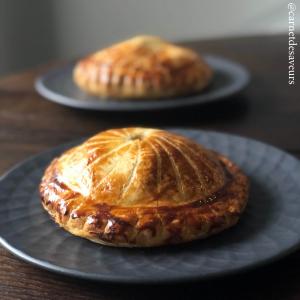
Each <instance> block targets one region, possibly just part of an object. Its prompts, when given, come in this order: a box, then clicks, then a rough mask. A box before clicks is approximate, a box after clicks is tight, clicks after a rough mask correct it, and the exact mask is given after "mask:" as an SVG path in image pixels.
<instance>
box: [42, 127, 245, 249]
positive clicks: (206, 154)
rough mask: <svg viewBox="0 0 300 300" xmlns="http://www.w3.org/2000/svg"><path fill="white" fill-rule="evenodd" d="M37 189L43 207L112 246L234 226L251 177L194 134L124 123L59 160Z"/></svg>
mask: <svg viewBox="0 0 300 300" xmlns="http://www.w3.org/2000/svg"><path fill="white" fill-rule="evenodd" d="M40 193H41V197H42V202H43V205H44V207H45V209H46V210H47V211H48V212H49V213H50V215H52V216H53V218H54V219H55V221H56V222H57V223H58V224H60V225H61V226H63V227H64V228H65V229H66V230H68V231H70V232H72V233H73V234H75V235H79V236H83V237H86V238H88V239H91V240H93V241H96V242H99V243H104V244H110V245H114V246H157V245H162V244H169V243H178V242H183V241H189V240H193V239H196V238H200V237H205V236H207V235H210V234H213V233H215V232H218V231H221V230H223V229H225V228H227V227H229V226H231V225H233V224H235V223H236V222H237V220H238V218H239V215H240V213H241V212H242V211H243V209H244V207H245V205H246V200H247V194H248V183H247V178H246V176H245V175H243V174H242V173H241V171H240V170H239V169H238V168H237V167H236V166H235V165H234V164H233V163H231V162H230V161H229V160H228V159H226V158H224V157H223V156H221V155H218V154H216V153H214V152H212V151H209V150H207V149H205V148H203V147H201V146H200V145H198V144H196V143H195V142H193V141H192V140H189V139H187V138H184V137H182V136H179V135H175V134H173V133H170V132H167V131H163V130H158V129H145V128H123V129H114V130H108V131H105V132H102V133H100V134H97V135H95V136H94V137H92V138H90V139H88V140H87V141H86V142H85V143H83V144H82V145H80V146H77V147H75V148H72V149H70V150H68V151H66V152H65V153H64V154H63V155H62V156H61V157H59V158H57V159H55V160H54V161H53V162H52V163H51V164H50V166H49V167H48V169H47V170H46V172H45V175H44V177H43V180H42V183H41V186H40Z"/></svg>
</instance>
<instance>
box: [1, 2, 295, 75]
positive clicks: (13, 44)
mask: <svg viewBox="0 0 300 300" xmlns="http://www.w3.org/2000/svg"><path fill="white" fill-rule="evenodd" d="M287 4H288V2H286V1H283V0H252V1H242V0H227V1H221V0H220V1H218V0H186V1H184V0H98V1H97V0H85V1H83V0H0V75H4V74H7V73H12V72H15V71H19V70H22V69H25V68H28V67H31V66H34V65H37V64H40V63H43V62H46V61H48V60H51V59H56V58H58V59H69V58H73V57H77V56H79V55H82V54H86V53H88V52H91V51H94V50H97V49H98V48H100V47H104V46H107V45H109V44H110V43H113V42H116V41H118V40H120V39H125V38H127V37H131V36H133V35H136V34H140V33H146V34H154V35H161V36H163V37H165V38H167V39H170V40H175V41H176V40H190V39H212V38H218V37H226V36H244V35H253V34H275V33H287V31H288V9H287ZM299 9H300V7H299ZM299 22H300V17H298V20H297V28H298V29H299Z"/></svg>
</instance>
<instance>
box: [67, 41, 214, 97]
mask: <svg viewBox="0 0 300 300" xmlns="http://www.w3.org/2000/svg"><path fill="white" fill-rule="evenodd" d="M73 77H74V81H75V83H76V84H77V85H78V86H79V87H80V88H81V89H82V90H84V91H85V92H87V93H89V94H92V95H96V96H100V97H104V98H105V97H112V98H116V99H128V98H130V99H147V98H151V99H153V98H154V99H155V98H164V97H173V96H180V95H187V94H192V93H196V92H199V91H201V90H202V89H203V88H205V87H206V86H207V85H208V84H209V82H210V80H211V78H212V70H211V68H210V67H209V66H208V65H207V64H206V63H205V62H204V60H203V59H202V58H201V57H200V56H199V55H198V54H197V53H196V52H194V51H193V50H191V49H188V48H184V47H179V46H175V45H173V44H170V43H168V42H166V41H164V40H162V39H160V38H158V37H153V36H138V37H135V38H132V39H130V40H127V41H124V42H121V43H119V44H116V45H113V46H111V47H109V48H106V49H104V50H101V51H98V52H96V53H94V54H91V55H89V56H87V57H85V58H83V59H81V60H80V61H79V62H78V63H77V64H76V66H75V68H74V74H73Z"/></svg>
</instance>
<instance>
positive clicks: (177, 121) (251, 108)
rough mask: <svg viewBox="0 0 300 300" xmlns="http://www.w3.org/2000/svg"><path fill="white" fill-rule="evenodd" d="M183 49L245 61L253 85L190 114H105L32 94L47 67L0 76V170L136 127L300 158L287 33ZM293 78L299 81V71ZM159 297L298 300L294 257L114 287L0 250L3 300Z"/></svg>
mask: <svg viewBox="0 0 300 300" xmlns="http://www.w3.org/2000/svg"><path fill="white" fill-rule="evenodd" d="M189 45H190V46H192V47H195V48H197V49H200V50H201V51H202V52H204V53H205V52H206V53H212V54H217V55H222V56H225V57H228V58H231V59H233V60H236V61H238V62H240V63H242V64H244V65H245V66H246V67H247V68H248V69H249V70H250V72H251V74H252V81H251V84H250V85H249V86H248V87H247V88H246V90H245V91H244V92H243V93H242V94H240V95H237V96H235V97H232V98H231V99H228V100H227V101H223V102H219V103H214V104H207V105H202V106H198V107H193V108H189V109H179V110H173V111H172V110H170V111H162V112H139V113H107V112H105V113H104V112H89V111H81V110H75V109H71V108H67V107H63V106H59V105H57V104H54V103H51V102H48V101H46V100H44V99H43V98H42V97H40V96H38V95H37V93H36V92H35V91H34V88H33V81H34V79H35V77H36V76H37V75H39V74H41V73H42V72H44V71H46V70H48V69H49V65H47V66H43V67H39V68H36V69H32V70H29V71H26V72H24V73H20V74H16V75H12V76H8V77H6V78H3V79H1V80H0V173H3V172H4V171H5V170H7V169H8V168H10V167H11V166H13V165H14V164H15V163H17V162H19V161H21V160H22V159H24V158H26V157H28V156H29V155H32V154H35V153H38V152H40V151H43V150H45V149H48V148H50V147H54V146H56V145H59V144H61V143H64V142H67V141H70V140H73V139H76V138H79V137H81V136H89V135H92V134H94V133H96V132H98V131H100V130H102V129H105V128H109V127H122V126H137V125H138V126H149V127H150V126H151V127H162V126H179V127H186V128H195V127H196V128H201V129H213V130H218V131H224V132H231V133H235V134H240V135H243V136H247V137H251V138H255V139H259V140H262V141H264V142H267V143H270V144H273V145H275V146H277V147H280V148H283V149H285V150H287V151H288V152H290V153H292V154H294V155H296V156H298V157H300V126H299V125H300V101H299V100H300V99H299V98H298V99H296V95H297V90H296V86H289V85H288V61H287V51H288V49H287V48H288V39H287V36H263V37H247V38H237V39H226V40H225V39H224V40H217V41H201V42H193V43H189ZM56 64H57V63H55V65H56ZM297 80H299V81H300V74H299V73H298V74H296V81H297ZM298 94H299V89H298ZM299 184H300V183H299ZM299 196H300V195H299ZM299 205H300V203H299ZM299 217H300V216H299ZM159 298H163V299H177V298H179V299H180V298H183V299H200V298H203V299H204V298H205V299H216V298H217V299H227V298H228V299H300V252H298V253H297V252H296V253H295V254H292V255H290V256H288V257H286V258H285V259H282V260H281V261H279V262H276V263H273V264H272V265H269V266H266V267H262V268H259V269H257V270H255V271H251V272H248V273H245V274H238V275H235V276H230V277H227V278H222V279H218V280H214V281H205V282H196V283H189V284H184V285H180V284H179V285H178V284H176V285H163V286H136V285H132V286H113V285H108V284H102V283H97V282H89V281H82V280H77V279H72V278H68V277H64V276H60V275H56V274H53V273H50V272H48V271H44V270H41V269H39V268H37V267H35V266H31V265H29V264H27V263H24V262H22V261H20V260H18V259H17V258H15V257H13V256H12V255H11V254H9V253H8V252H7V251H6V250H4V249H3V248H1V247H0V299H1V300H2V299H159Z"/></svg>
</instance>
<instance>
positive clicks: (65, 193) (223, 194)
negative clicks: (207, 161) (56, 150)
mask: <svg viewBox="0 0 300 300" xmlns="http://www.w3.org/2000/svg"><path fill="white" fill-rule="evenodd" d="M218 158H219V160H220V162H221V164H222V166H223V167H224V170H225V172H226V183H225V185H224V187H223V188H222V189H221V190H219V191H217V192H216V193H215V194H213V195H211V196H209V197H207V198H206V199H205V200H201V201H195V202H193V203H188V204H184V205H178V206H172V207H171V206H160V207H120V206H111V205H108V204H95V205H94V206H93V207H91V208H90V209H89V210H85V211H84V212H83V213H81V214H80V215H78V214H77V213H75V214H74V212H73V211H69V210H68V209H67V206H66V201H67V200H70V199H72V197H78V196H79V195H78V194H77V195H76V193H74V192H73V191H72V190H69V189H68V187H67V186H65V185H64V184H61V183H60V182H59V181H58V179H57V176H56V163H57V160H54V161H53V162H52V163H51V164H50V166H49V167H48V168H47V170H46V172H45V175H44V177H43V179H42V182H41V185H40V195H41V199H42V204H43V206H44V208H45V209H46V210H47V211H48V213H49V214H50V215H51V216H52V218H53V219H54V220H55V222H56V223H57V224H59V225H60V226H61V227H63V228H64V229H66V230H67V231H69V232H71V233H72V234H74V235H77V236H80V237H84V238H86V239H89V240H91V241H93V242H96V243H100V244H104V245H110V246H117V247H153V246H161V245H168V244H177V243H182V242H187V241H192V240H195V239H201V238H205V237H207V236H210V235H213V234H215V233H218V232H220V231H222V230H224V229H226V228H229V227H231V226H233V225H235V224H236V223H237V221H238V220H239V217H240V215H241V213H242V212H243V210H244V208H245V206H246V204H247V198H248V179H247V177H246V176H245V175H244V174H243V173H242V172H241V170H240V169H239V168H238V167H237V166H236V165H235V164H234V163H232V162H231V161H230V160H229V159H228V158H226V157H224V156H222V155H218Z"/></svg>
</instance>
